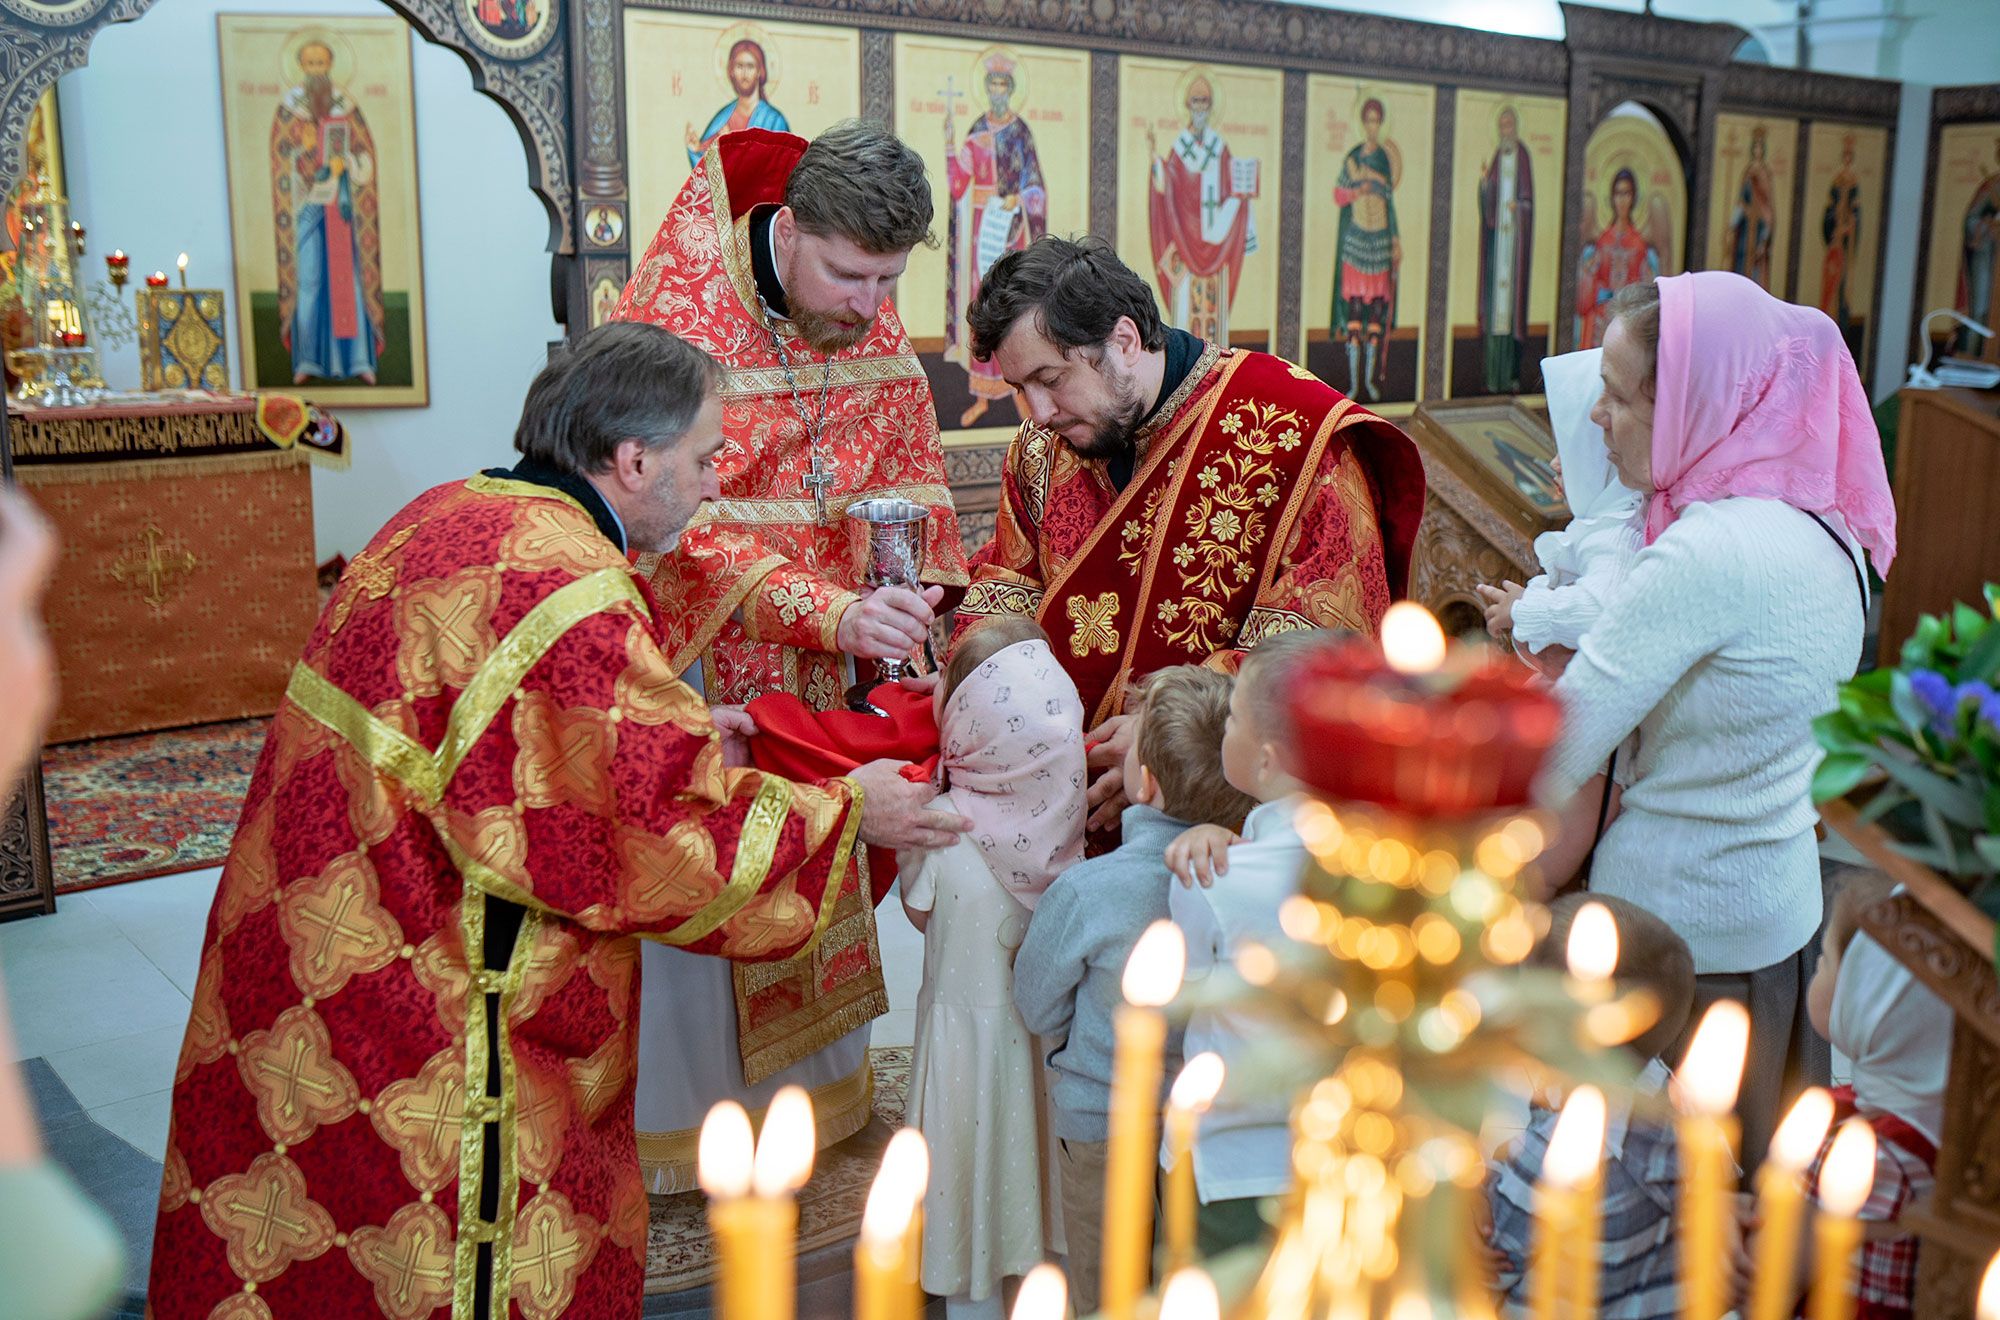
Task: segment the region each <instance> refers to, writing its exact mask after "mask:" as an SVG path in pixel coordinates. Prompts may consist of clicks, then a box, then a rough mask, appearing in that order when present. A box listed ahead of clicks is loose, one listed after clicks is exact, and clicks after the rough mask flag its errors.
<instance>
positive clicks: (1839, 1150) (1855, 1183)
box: [1819, 1118, 1875, 1219]
mask: <svg viewBox="0 0 2000 1320" xmlns="http://www.w3.org/2000/svg"><path fill="white" fill-rule="evenodd" d="M1874 1187H1875V1129H1874V1128H1871V1127H1869V1126H1868V1123H1867V1121H1866V1120H1864V1119H1859V1118H1850V1119H1848V1120H1847V1121H1846V1122H1845V1123H1842V1124H1841V1125H1840V1131H1838V1132H1836V1133H1834V1134H1833V1149H1831V1150H1829V1151H1828V1152H1827V1153H1826V1163H1824V1164H1822V1165H1820V1168H1819V1203H1820V1208H1821V1209H1822V1210H1824V1211H1825V1212H1826V1213H1827V1214H1829V1215H1832V1216H1834V1217H1836V1218H1839V1219H1852V1218H1853V1217H1854V1216H1855V1215H1856V1214H1858V1213H1860V1211H1861V1206H1862V1204H1863V1203H1864V1202H1866V1201H1867V1200H1868V1193H1869V1192H1870V1191H1872V1190H1873V1189H1874Z"/></svg>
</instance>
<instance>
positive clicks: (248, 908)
mask: <svg viewBox="0 0 2000 1320" xmlns="http://www.w3.org/2000/svg"><path fill="white" fill-rule="evenodd" d="M276 822H277V808H276V806H275V805H274V804H273V803H272V800H271V799H270V798H268V797H267V798H265V799H264V801H263V803H262V804H261V805H260V806H259V807H258V808H257V810H256V812H255V813H253V814H252V815H251V817H250V819H249V820H246V821H244V822H243V825H242V828H240V829H238V830H237V831H236V838H235V839H234V840H232V841H231V842H230V845H229V865H227V866H226V867H224V868H223V871H222V883H221V885H220V886H218V887H217V889H216V891H215V928H216V930H215V933H216V935H217V937H218V938H220V937H222V936H226V935H229V934H230V933H232V932H233V931H234V930H235V929H236V928H237V927H238V926H240V925H242V924H243V919H244V918H245V917H247V916H249V915H250V914H252V913H253V912H261V911H263V910H264V908H265V907H266V906H268V905H269V904H270V902H271V900H272V898H274V897H275V896H276V895H277V892H278V854H277V851H276V850H275V849H274V848H273V847H272V843H271V834H272V829H273V827H274V825H275V824H276Z"/></svg>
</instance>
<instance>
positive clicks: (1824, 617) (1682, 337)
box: [1549, 271, 1896, 1165]
mask: <svg viewBox="0 0 2000 1320" xmlns="http://www.w3.org/2000/svg"><path fill="white" fill-rule="evenodd" d="M1612 316H1613V320H1612V324H1611V326H1610V329H1609V330H1608V331H1607V333H1606V335H1605V339H1604V359H1603V375H1604V397H1603V398H1602V400H1600V401H1599V403H1598V405H1597V409H1596V411H1595V412H1594V414H1593V417H1594V420H1596V421H1597V423H1598V424H1599V425H1600V426H1602V427H1603V428H1604V433H1605V444H1606V447H1607V448H1608V449H1609V450H1610V452H1611V460H1612V464H1613V466H1615V467H1616V468H1617V470H1618V475H1619V478H1620V480H1622V481H1623V482H1624V483H1625V484H1626V485H1628V486H1630V487H1631V488H1632V489H1634V490H1637V491H1639V492H1640V493H1641V494H1642V495H1643V496H1644V497H1645V498H1646V501H1647V506H1646V533H1645V539H1646V546H1645V548H1644V549H1643V550H1641V551H1640V553H1639V555H1638V556H1637V558H1635V559H1634V560H1633V562H1632V567H1631V570H1630V573H1629V574H1628V576H1627V577H1626V579H1625V583H1624V586H1623V588H1622V589H1621V591H1620V593H1619V595H1618V597H1617V598H1616V599H1615V600H1614V601H1613V602H1612V603H1611V604H1610V605H1609V606H1608V607H1607V609H1606V610H1605V612H1604V614H1603V615H1602V616H1601V618H1600V619H1599V620H1598V622H1597V623H1596V624H1595V625H1594V626H1593V627H1592V628H1591V629H1590V630H1589V631H1588V632H1586V633H1585V634H1584V636H1583V638H1582V639H1581V641H1580V642H1579V644H1578V647H1577V653H1576V656H1575V658H1574V659H1573V660H1571V661H1570V664H1569V667H1568V669H1567V670H1566V671H1565V673H1564V675H1563V677H1562V680H1561V682H1560V683H1559V684H1558V687H1557V690H1558V692H1559V693H1560V694H1561V695H1562V697H1563V698H1564V702H1565V706H1566V708H1567V711H1568V721H1567V724H1566V726H1565V728H1564V731H1563V739H1562V742H1561V744H1560V745H1559V746H1558V748H1557V751H1556V755H1555V757H1554V759H1553V761H1552V763H1551V768H1550V771H1549V788H1550V790H1551V792H1552V794H1553V795H1554V797H1555V798H1556V799H1557V800H1562V799H1566V798H1568V797H1569V796H1570V795H1572V794H1573V793H1574V792H1575V791H1576V789H1577V787H1578V786H1579V785H1581V784H1582V783H1583V782H1584V781H1585V780H1587V779H1589V778H1591V777H1592V776H1593V775H1595V774H1596V773H1597V772H1598V771H1600V770H1601V769H1603V767H1604V764H1605V759H1606V758H1607V757H1608V756H1609V755H1610V754H1611V751H1612V749H1613V748H1615V747H1617V746H1618V744H1619V743H1621V742H1622V741H1624V739H1625V738H1626V736H1627V735H1629V734H1630V733H1632V732H1633V731H1634V730H1635V729H1636V730H1637V731H1638V733H1639V752H1638V756H1637V763H1636V764H1635V765H1633V766H1632V767H1631V771H1632V774H1633V776H1634V779H1635V782H1633V783H1632V785H1631V787H1630V788H1629V789H1627V791H1626V793H1625V797H1624V803H1623V806H1622V808H1621V810H1620V812H1619V815H1618V817H1617V818H1616V819H1615V820H1614V821H1613V822H1612V823H1611V825H1610V826H1609V827H1608V828H1607V829H1606V830H1605V832H1604V837H1603V838H1602V839H1601V840H1600V841H1599V843H1598V845H1597V853H1596V856H1595V858H1594V859H1593V861H1592V864H1591V872H1590V886H1591V888H1592V889H1601V890H1603V891H1605V892H1607V893H1611V894H1615V895H1617V896H1619V897H1621V898H1625V899H1629V900H1630V901H1632V902H1634V903H1637V904H1638V905H1640V906H1641V907H1644V908H1646V909H1648V910H1649V911H1652V912H1654V913H1656V914H1657V915H1659V916H1660V917H1661V918H1663V919H1665V920H1666V921H1667V922H1669V923H1670V924H1671V925H1672V926H1673V927H1674V929H1676V930H1677V931H1679V932H1680V934H1681V936H1682V937H1683V938H1685V939H1686V940H1687V942H1688V945H1689V947H1690V948H1691V949H1692V950H1693V952H1694V959H1695V971H1696V972H1697V974H1698V982H1697V984H1698V1000H1699V1002H1698V1003H1697V1010H1700V1009H1702V1008H1705V1006H1706V1004H1707V1003H1709V1002H1712V1001H1714V1000H1715V999H1718V998H1722V997H1725V996H1726V997H1729V998H1732V999H1737V1000H1740V1001H1742V1002H1744V1003H1745V1004H1746V1005H1747V1006H1748V1007H1749V1010H1750V1018H1751V1045H1750V1058H1749V1068H1748V1071H1747V1073H1746V1075H1745V1077H1744V1082H1743V1089H1742V1093H1741V1098H1740V1099H1739V1101H1738V1114H1739V1116H1740V1117H1741V1118H1742V1120H1743V1147H1742V1149H1743V1151H1744V1154H1745V1156H1746V1159H1745V1163H1746V1165H1751V1164H1754V1163H1755V1162H1757V1161H1758V1160H1760V1159H1761V1158H1762V1157H1763V1153H1764V1148H1765V1146H1766V1145H1767V1143H1768V1141H1769V1138H1770V1135H1771V1132H1772V1130H1773V1128H1774V1126H1775V1123H1776V1115H1777V1110H1778V1106H1779V1104H1780V1101H1781V1098H1782V1096H1783V1095H1784V1093H1785V1091H1786V1088H1787V1086H1788V1084H1790V1083H1793V1082H1795V1081H1796V1080H1797V1079H1799V1078H1801V1077H1810V1076H1812V1075H1813V1074H1815V1073H1818V1074H1822V1075H1821V1076H1819V1077H1818V1078H1817V1080H1821V1081H1823V1080H1825V1079H1824V1076H1823V1073H1824V1070H1825V1067H1826V1055H1825V1053H1824V1046H1823V1045H1822V1044H1821V1043H1820V1042H1819V1041H1818V1040H1817V1037H1816V1036H1815V1035H1814V1034H1813V1032H1812V1030H1811V1028H1810V1026H1809V1025H1808V1023H1807V1020H1806V1015H1805V1012H1804V1009H1803V1002H1804V995H1805V988H1806V985H1807V983H1808V981H1810V980H1811V974H1812V970H1813V969H1812V961H1813V956H1814V953H1815V951H1816V949H1817V946H1818V931H1819V928H1820V920H1821V911H1820V908H1821V889H1820V876H1819V853H1818V848H1817V845H1816V842H1815V840H1814V835H1813V826H1814V823H1815V821H1816V819H1817V817H1816V813H1815V812H1814V810H1813V806H1812V802H1811V799H1810V786H1811V780H1812V772H1813V769H1814V767H1815V766H1816V765H1817V764H1818V762H1819V750H1818V748H1817V746H1816V745H1815V743H1814V741H1813V735H1812V727H1811V723H1812V720H1813V718H1814V717H1815V716H1817V715H1819V714H1821V713H1823V712H1825V711H1827V710H1830V709H1832V708H1833V706H1834V702H1835V689H1836V687H1838V685H1839V684H1840V683H1841V682H1842V681H1843V680H1845V679H1847V678H1848V677H1850V676H1851V675H1852V674H1853V673H1854V669H1855V665H1856V663H1857V661H1858V659H1859V657H1860V654H1861V639H1862V630H1863V621H1864V618H1865V614H1866V608H1867V575H1866V572H1865V570H1864V565H1863V561H1862V552H1863V551H1865V552H1866V554H1867V555H1868V557H1869V558H1870V559H1872V560H1873V562H1874V565H1875V567H1876V569H1877V570H1878V571H1881V572H1887V571H1888V568H1889V563H1890V561H1891V560H1892V559H1893V558H1894V557H1895V553H1896V532H1895V528H1896V511H1895V505H1894V503H1893V501H1892V500H1891V498H1890V494H1889V482H1888V477H1887V475H1886V474H1885V472H1884V470H1883V466H1882V450H1881V441H1880V438H1879V437H1878V436H1877V434H1876V431H1875V427H1874V424H1873V422H1872V421H1871V420H1870V418H1869V412H1868V399H1867V395H1866V394H1865V393H1864V392H1863V391H1862V388H1861V381H1860V378H1859V377H1858V376H1857V375H1856V374H1855V370H1854V362H1853V359H1852V358H1850V357H1849V356H1848V352H1847V347H1846V345H1845V344H1844V343H1843V342H1842V339H1841V336H1840V332H1839V330H1838V329H1837V328H1836V327H1835V326H1834V324H1833V322H1832V321H1831V320H1829V319H1828V318H1827V316H1826V315H1825V314H1824V313H1823V312H1819V311H1817V310H1814V309H1810V308H1805V307H1796V306H1793V305H1791V304H1789V303H1785V302H1782V301H1780V300H1779V299H1777V298H1774V297H1772V296H1771V295H1770V294H1768V293H1766V292H1764V290H1762V289H1760V288H1758V287H1757V285H1755V284H1753V283H1752V282H1751V281H1749V280H1747V279H1744V278H1743V277H1742V276H1740V275H1733V274H1729V273H1726V272H1720V271H1704V272H1700V273H1696V274H1691V275H1679V276H1675V277H1673V278H1671V279H1662V280H1656V281H1646V282H1644V283H1641V284H1635V285H1631V286H1629V287H1627V288H1626V289H1624V290H1622V291H1621V292H1620V293H1619V295H1618V297H1617V299H1616V300H1615V301H1614V302H1613V304H1612ZM1697 1017H1698V1013H1697ZM1675 1057H1678V1056H1677V1055H1676V1056H1675Z"/></svg>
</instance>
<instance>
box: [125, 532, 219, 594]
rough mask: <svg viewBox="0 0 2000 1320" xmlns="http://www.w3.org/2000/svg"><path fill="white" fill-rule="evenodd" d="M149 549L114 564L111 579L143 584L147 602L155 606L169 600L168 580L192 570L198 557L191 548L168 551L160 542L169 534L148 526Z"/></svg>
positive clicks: (147, 545) (147, 544)
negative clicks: (177, 574) (135, 556)
mask: <svg viewBox="0 0 2000 1320" xmlns="http://www.w3.org/2000/svg"><path fill="white" fill-rule="evenodd" d="M145 538H146V548H145V550H144V552H143V553H141V554H140V555H138V557H137V558H131V557H128V558H125V559H121V560H119V561H118V562H117V563H115V564H113V565H112V566H111V580H112V581H114V582H117V583H118V584H120V585H121V586H122V585H124V584H125V583H128V582H130V583H134V584H142V583H143V594H144V596H145V599H146V603H147V604H148V605H151V606H152V607H153V608H154V609H158V608H159V607H160V606H162V605H164V604H166V603H167V582H168V579H169V578H171V577H172V576H173V575H174V574H176V573H192V572H194V570H195V566H196V564H197V562H198V561H197V560H196V559H195V557H194V553H193V552H192V551H189V550H174V551H169V550H166V549H163V548H162V545H161V543H162V542H164V541H165V540H166V539H167V538H166V533H165V532H162V531H161V530H160V529H159V528H157V527H150V526H149V527H147V528H146V533H145Z"/></svg>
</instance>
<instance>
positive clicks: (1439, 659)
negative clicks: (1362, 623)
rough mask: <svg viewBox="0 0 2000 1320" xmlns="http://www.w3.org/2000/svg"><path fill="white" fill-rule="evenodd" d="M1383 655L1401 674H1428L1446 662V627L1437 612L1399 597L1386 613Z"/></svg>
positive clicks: (1392, 667) (1383, 617)
mask: <svg viewBox="0 0 2000 1320" xmlns="http://www.w3.org/2000/svg"><path fill="white" fill-rule="evenodd" d="M1382 658H1383V659H1384V660H1386V661H1388V662H1389V668H1391V669H1393V670H1395V671H1396V672H1397V673H1399V674H1428V673H1431V672H1432V671H1433V670H1435V669H1436V668H1437V667H1438V666H1439V665H1442V664H1443V663H1444V629H1442V628H1440V627H1438V621H1437V616H1435V615H1433V614H1432V613H1431V612H1430V611H1429V610H1427V609H1425V608H1424V607H1423V606H1421V605H1419V604H1417V603H1416V602H1415V601H1413V600H1401V601H1397V602H1396V603H1395V604H1394V605H1391V606H1390V607H1389V612H1388V613H1386V614H1384V615H1383V616H1382Z"/></svg>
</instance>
